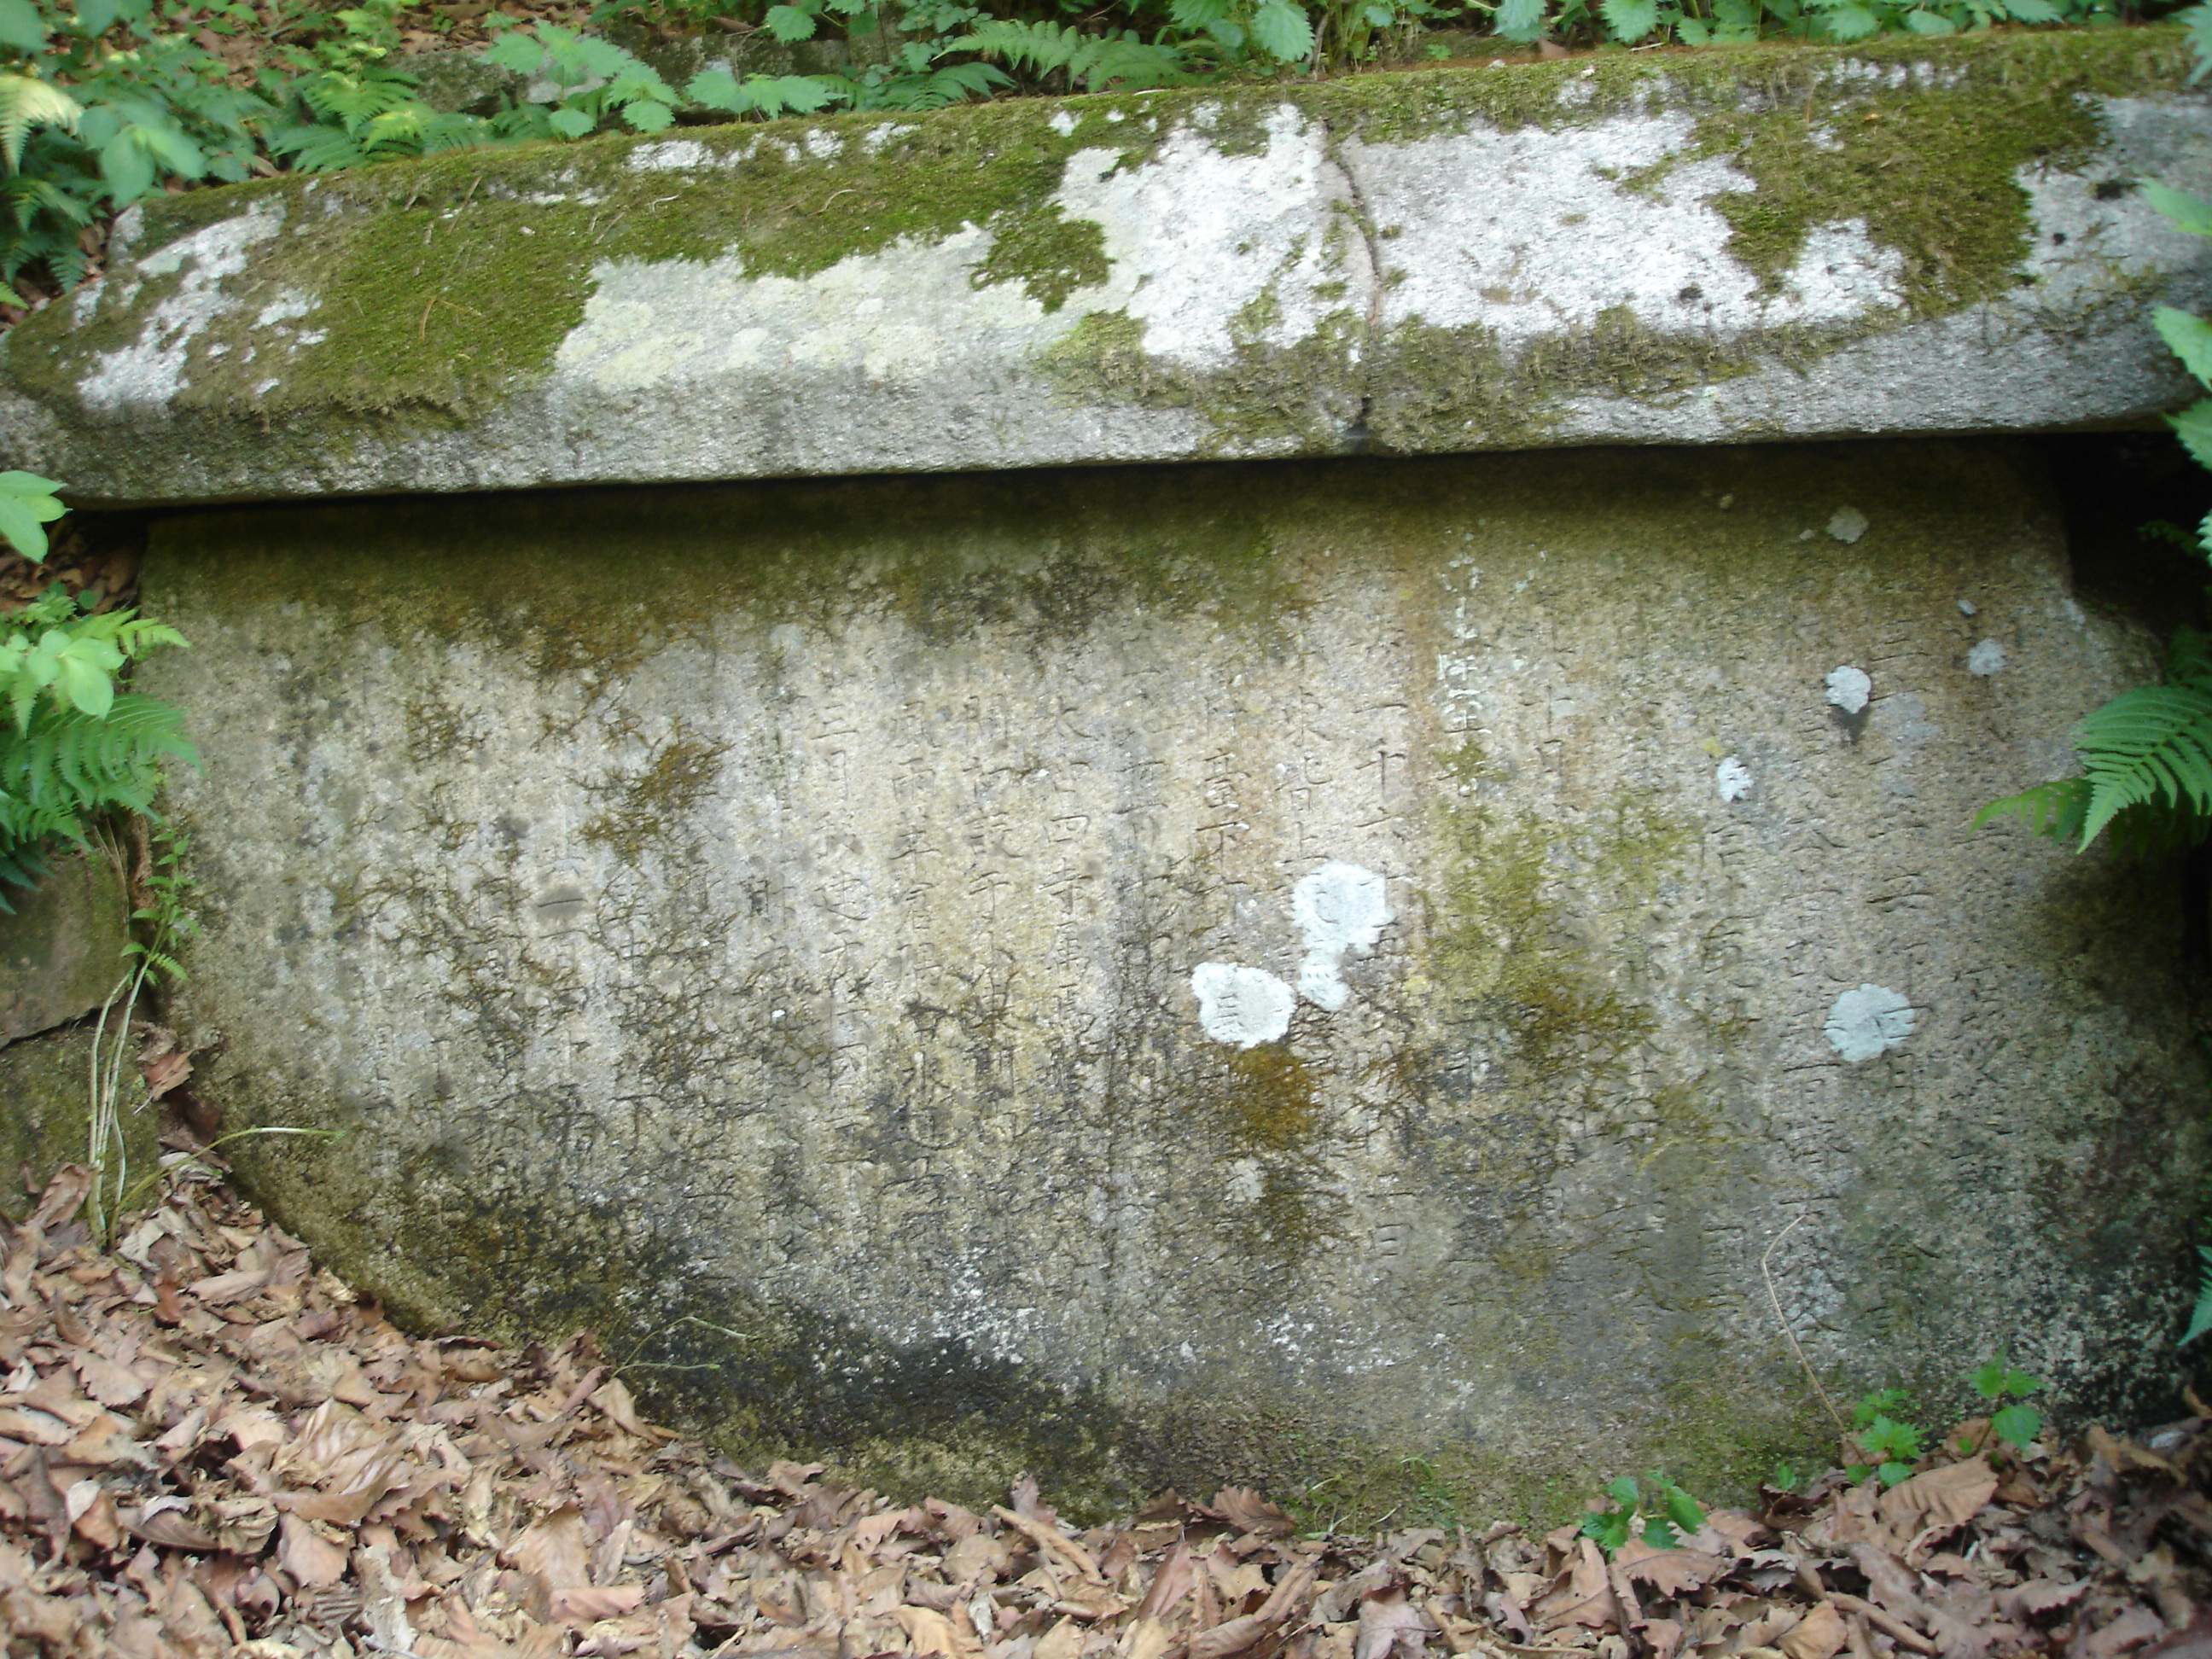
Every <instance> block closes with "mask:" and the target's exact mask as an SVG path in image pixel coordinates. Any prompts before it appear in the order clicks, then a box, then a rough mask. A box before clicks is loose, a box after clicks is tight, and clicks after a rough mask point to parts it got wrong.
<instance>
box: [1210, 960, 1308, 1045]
mask: <svg viewBox="0 0 2212 1659" xmlns="http://www.w3.org/2000/svg"><path fill="white" fill-rule="evenodd" d="M1190 988H1191V991H1192V994H1194V995H1195V996H1196V997H1197V998H1198V1023H1199V1025H1200V1028H1202V1029H1203V1030H1205V1032H1206V1036H1210V1037H1212V1039H1213V1040H1214V1041H1215V1042H1228V1043H1233V1044H1235V1045H1236V1046H1237V1048H1253V1047H1255V1045H1257V1044H1259V1043H1262V1042H1273V1041H1274V1040H1275V1039H1276V1038H1277V1037H1279V1036H1282V1035H1283V1033H1284V1032H1285V1031H1287V1030H1290V1029H1291V1010H1292V1009H1293V1008H1295V1007H1296V1006H1297V1000H1298V999H1297V993H1296V992H1295V991H1293V990H1291V987H1289V986H1287V985H1285V984H1284V983H1283V981H1280V980H1279V979H1277V978H1276V977H1275V976H1274V975H1273V974H1271V973H1268V972H1267V970H1266V969H1261V968H1244V967H1240V966H1237V964H1235V963H1226V962H1201V963H1199V964H1198V966H1197V967H1195V968H1194V969H1191V974H1190Z"/></svg>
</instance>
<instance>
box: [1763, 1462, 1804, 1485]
mask: <svg viewBox="0 0 2212 1659" xmlns="http://www.w3.org/2000/svg"><path fill="white" fill-rule="evenodd" d="M1801 1478H1802V1477H1801V1476H1800V1475H1799V1474H1798V1473H1797V1466H1796V1464H1795V1463H1777V1464H1776V1465H1775V1466H1774V1471H1773V1473H1772V1474H1769V1475H1768V1476H1767V1477H1766V1484H1767V1485H1768V1486H1770V1487H1771V1488H1772V1489H1773V1490H1774V1491H1776V1492H1796V1490H1797V1482H1798V1480H1800V1479H1801Z"/></svg>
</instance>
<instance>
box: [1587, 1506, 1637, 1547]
mask: <svg viewBox="0 0 2212 1659" xmlns="http://www.w3.org/2000/svg"><path fill="white" fill-rule="evenodd" d="M1632 1513H1633V1511H1632V1510H1606V1511H1604V1512H1602V1513H1601V1512H1599V1511H1598V1510H1585V1511H1584V1512H1583V1526H1582V1534H1583V1537H1585V1538H1594V1539H1595V1540H1596V1541H1597V1545H1598V1547H1599V1548H1600V1549H1601V1550H1603V1551H1604V1552H1605V1553H1607V1555H1611V1554H1612V1553H1613V1552H1614V1551H1615V1550H1617V1549H1619V1548H1620V1547H1621V1546H1622V1545H1623V1544H1626V1542H1627V1541H1628V1522H1629V1518H1630V1516H1631V1515H1632Z"/></svg>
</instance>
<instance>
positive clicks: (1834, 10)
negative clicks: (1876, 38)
mask: <svg viewBox="0 0 2212 1659" xmlns="http://www.w3.org/2000/svg"><path fill="white" fill-rule="evenodd" d="M1820 28H1821V31H1822V33H1826V35H1827V37H1828V38H1829V39H1830V40H1865V39H1866V38H1867V36H1869V34H1873V33H1875V32H1877V31H1878V30H1879V29H1880V28H1881V18H1880V17H1878V16H1876V15H1875V14H1874V12H1873V11H1872V10H1871V9H1869V8H1867V7H1865V6H1859V5H1844V6H1834V7H1831V8H1830V9H1827V10H1826V11H1823V12H1822V13H1821V14H1820Z"/></svg>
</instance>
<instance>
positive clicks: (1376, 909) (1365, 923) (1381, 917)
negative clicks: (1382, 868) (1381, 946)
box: [1291, 860, 1393, 1013]
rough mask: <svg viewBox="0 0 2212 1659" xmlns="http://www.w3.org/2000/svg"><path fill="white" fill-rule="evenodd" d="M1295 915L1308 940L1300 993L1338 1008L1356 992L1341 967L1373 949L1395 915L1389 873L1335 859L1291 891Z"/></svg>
mask: <svg viewBox="0 0 2212 1659" xmlns="http://www.w3.org/2000/svg"><path fill="white" fill-rule="evenodd" d="M1291 918H1292V920H1294V921H1297V924H1298V928H1299V931H1300V932H1302V933H1304V935H1305V940H1306V957H1305V960H1304V962H1303V963H1299V964H1298V994H1300V995H1301V996H1303V997H1304V998H1305V1000H1307V1001H1308V1002H1310V1003H1312V1004H1313V1005H1314V1006H1316V1008H1322V1009H1325V1010H1327V1011H1328V1012H1330V1013H1334V1012H1336V1011H1337V1010H1338V1009H1340V1008H1341V1007H1343V1006H1344V1005H1345V1004H1346V1002H1347V1001H1349V1000H1351V997H1352V987H1350V986H1348V985H1346V983H1345V982H1344V975H1343V974H1342V972H1341V971H1340V969H1341V968H1342V965H1343V962H1344V958H1345V957H1346V955H1347V954H1353V955H1358V956H1367V955H1369V954H1370V953H1371V952H1372V951H1374V949H1375V942H1376V940H1377V939H1380V938H1382V937H1383V928H1384V927H1388V926H1389V923H1390V921H1392V920H1393V918H1392V916H1391V914H1390V902H1389V897H1388V896H1387V893H1386V890H1385V883H1384V881H1383V878H1382V877H1381V876H1379V875H1377V874H1376V873H1375V872H1374V871H1372V870H1363V869H1361V868H1360V867H1359V866H1358V865H1356V864H1345V863H1342V862H1340V861H1337V860H1331V861H1330V862H1328V863H1327V864H1324V865H1322V867H1321V868H1320V869H1318V870H1316V871H1314V872H1312V873H1311V874H1310V875H1308V876H1306V877H1305V878H1304V879H1302V880H1301V881H1300V882H1299V883H1298V884H1297V886H1296V887H1294V888H1292V889H1291Z"/></svg>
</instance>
